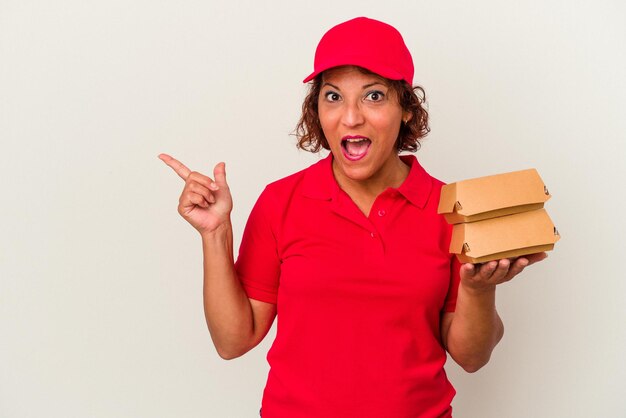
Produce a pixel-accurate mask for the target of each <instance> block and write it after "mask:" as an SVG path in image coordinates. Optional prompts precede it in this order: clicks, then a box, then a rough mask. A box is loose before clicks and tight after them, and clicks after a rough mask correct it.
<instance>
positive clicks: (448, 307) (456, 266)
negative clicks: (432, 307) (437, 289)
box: [443, 254, 462, 312]
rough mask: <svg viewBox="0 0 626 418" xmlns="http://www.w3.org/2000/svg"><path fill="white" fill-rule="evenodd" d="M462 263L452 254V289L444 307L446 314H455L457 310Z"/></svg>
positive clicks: (449, 290) (449, 289) (450, 288)
mask: <svg viewBox="0 0 626 418" xmlns="http://www.w3.org/2000/svg"><path fill="white" fill-rule="evenodd" d="M461 265H462V264H461V262H460V261H459V260H458V259H457V258H456V255H454V254H451V260H450V287H449V288H448V294H447V295H446V301H445V303H444V305H443V310H444V312H454V311H455V309H456V297H457V295H458V293H459V283H460V282H461Z"/></svg>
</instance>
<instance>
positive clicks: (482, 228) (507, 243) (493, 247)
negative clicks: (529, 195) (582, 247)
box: [450, 209, 560, 259]
mask: <svg viewBox="0 0 626 418" xmlns="http://www.w3.org/2000/svg"><path fill="white" fill-rule="evenodd" d="M559 239H560V236H559V233H558V231H557V229H556V228H555V227H554V224H553V223H552V220H551V219H550V217H549V216H548V213H547V212H546V210H545V209H537V210H533V211H529V212H521V213H516V214H513V215H507V216H501V217H498V218H491V219H485V220H482V221H478V222H471V223H463V224H457V225H454V227H453V229H452V239H451V241H450V252H451V253H454V254H464V255H465V256H467V257H470V258H473V259H479V258H481V257H486V256H488V255H491V254H498V253H505V252H507V251H513V250H518V249H521V248H528V247H538V246H541V245H546V244H554V243H555V242H557V241H558V240H559Z"/></svg>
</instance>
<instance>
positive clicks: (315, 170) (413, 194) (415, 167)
mask: <svg viewBox="0 0 626 418" xmlns="http://www.w3.org/2000/svg"><path fill="white" fill-rule="evenodd" d="M400 158H401V159H402V161H404V163H405V164H407V165H408V166H409V167H410V169H409V174H408V176H407V178H406V179H405V180H404V182H403V183H402V184H401V185H400V187H398V188H397V189H395V190H397V191H398V193H400V194H401V195H402V196H404V198H405V199H407V200H408V201H409V202H411V204H413V205H415V206H417V207H419V208H423V207H424V206H425V205H426V202H427V201H428V196H430V191H431V189H432V178H431V177H430V175H429V174H428V173H427V172H426V170H424V168H423V167H422V166H421V165H420V164H419V162H418V161H417V158H415V156H414V155H401V156H400ZM332 161H333V156H332V154H329V155H328V156H327V157H326V158H324V159H323V160H320V161H318V162H317V163H315V164H313V165H312V166H311V167H310V168H309V169H308V170H306V171H305V175H304V179H303V184H302V193H303V194H304V196H306V197H309V198H312V199H321V200H333V199H334V198H336V197H337V194H338V192H339V191H340V189H339V185H338V184H337V181H336V180H335V177H334V175H333V169H332ZM392 190H393V189H392Z"/></svg>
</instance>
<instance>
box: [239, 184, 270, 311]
mask: <svg viewBox="0 0 626 418" xmlns="http://www.w3.org/2000/svg"><path fill="white" fill-rule="evenodd" d="M273 206H274V204H273V200H272V199H271V198H270V196H269V193H268V191H267V188H266V189H265V190H264V191H263V193H261V196H260V197H259V199H258V200H257V202H256V204H255V205H254V207H253V209H252V212H251V213H250V217H249V218H248V222H247V223H246V227H245V229H244V233H243V237H242V239H241V245H240V246H239V256H238V257H237V261H236V262H235V270H236V272H237V276H238V277H239V280H240V281H241V284H242V285H243V288H244V290H245V291H246V293H247V295H248V297H249V298H252V299H256V300H260V301H262V302H267V303H273V304H275V303H276V300H277V296H278V283H279V278H280V259H279V257H278V246H277V241H276V235H275V232H274V230H273V228H272V223H271V215H272V214H273V213H274V214H275V213H277V210H275V209H277V208H274V207H273Z"/></svg>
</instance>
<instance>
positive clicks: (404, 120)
mask: <svg viewBox="0 0 626 418" xmlns="http://www.w3.org/2000/svg"><path fill="white" fill-rule="evenodd" d="M411 119H413V113H411V112H402V123H404V124H405V125H406V124H407V123H409V121H410V120H411Z"/></svg>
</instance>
